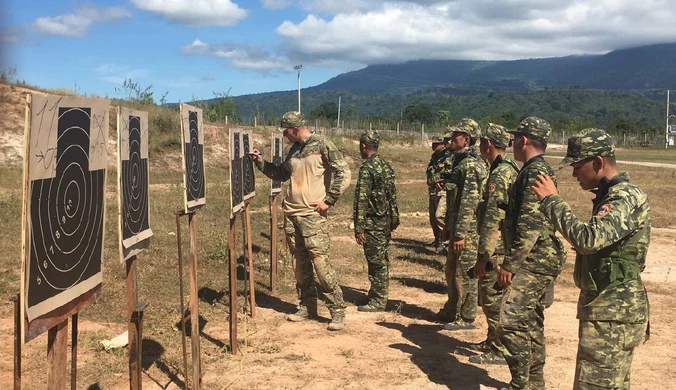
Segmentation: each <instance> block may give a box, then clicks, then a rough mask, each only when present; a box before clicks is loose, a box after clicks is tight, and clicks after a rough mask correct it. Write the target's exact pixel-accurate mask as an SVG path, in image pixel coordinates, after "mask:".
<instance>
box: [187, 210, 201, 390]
mask: <svg viewBox="0 0 676 390" xmlns="http://www.w3.org/2000/svg"><path fill="white" fill-rule="evenodd" d="M188 229H189V231H190V266H189V269H188V272H189V274H190V276H189V278H190V324H191V325H192V329H191V332H190V339H191V345H192V349H191V351H192V380H193V383H192V386H193V389H194V390H199V389H200V387H201V385H202V374H201V371H202V361H201V358H200V356H201V355H200V307H199V299H198V298H197V216H196V213H194V212H192V213H190V214H188Z"/></svg>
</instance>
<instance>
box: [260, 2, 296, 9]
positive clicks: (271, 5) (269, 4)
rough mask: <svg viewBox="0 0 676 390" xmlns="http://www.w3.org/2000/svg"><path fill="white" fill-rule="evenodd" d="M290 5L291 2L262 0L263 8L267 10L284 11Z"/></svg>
mask: <svg viewBox="0 0 676 390" xmlns="http://www.w3.org/2000/svg"><path fill="white" fill-rule="evenodd" d="M290 3H291V2H290V1H289V0H261V6H262V7H263V8H266V9H284V8H286V7H288V6H289V4H290Z"/></svg>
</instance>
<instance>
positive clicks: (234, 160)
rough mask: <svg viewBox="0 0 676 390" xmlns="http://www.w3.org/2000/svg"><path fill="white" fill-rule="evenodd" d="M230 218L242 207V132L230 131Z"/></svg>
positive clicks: (238, 130) (243, 156)
mask: <svg viewBox="0 0 676 390" xmlns="http://www.w3.org/2000/svg"><path fill="white" fill-rule="evenodd" d="M229 138H230V218H232V217H234V215H235V214H236V213H238V212H240V211H241V210H242V209H243V207H244V198H243V196H242V195H243V177H242V169H243V159H244V158H249V157H248V156H245V155H244V154H243V149H242V130H241V129H230V137H229Z"/></svg>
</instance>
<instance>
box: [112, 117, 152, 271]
mask: <svg viewBox="0 0 676 390" xmlns="http://www.w3.org/2000/svg"><path fill="white" fill-rule="evenodd" d="M117 125H118V187H119V191H118V194H119V203H118V204H119V215H120V221H119V222H120V238H121V247H120V251H121V259H122V260H123V261H124V260H127V259H129V258H130V257H131V256H134V255H136V254H138V253H139V252H141V251H142V250H143V249H144V248H147V247H148V246H149V245H150V242H149V238H150V237H151V236H152V235H153V232H152V230H151V229H150V223H149V211H148V113H147V112H143V111H134V110H130V109H126V108H120V109H119V110H118V118H117Z"/></svg>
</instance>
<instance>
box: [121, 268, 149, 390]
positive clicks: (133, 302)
mask: <svg viewBox="0 0 676 390" xmlns="http://www.w3.org/2000/svg"><path fill="white" fill-rule="evenodd" d="M137 263H138V260H137V259H136V255H134V256H132V257H130V258H129V259H128V260H127V261H126V267H127V321H128V323H127V334H128V337H129V347H128V348H129V388H130V389H132V390H141V389H142V388H143V381H142V370H143V364H142V361H141V359H142V356H143V348H142V346H143V312H144V310H145V309H146V307H147V306H148V303H147V302H139V301H138V265H137Z"/></svg>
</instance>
